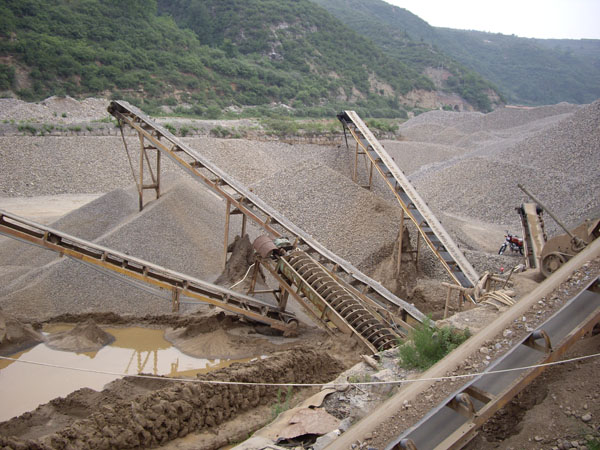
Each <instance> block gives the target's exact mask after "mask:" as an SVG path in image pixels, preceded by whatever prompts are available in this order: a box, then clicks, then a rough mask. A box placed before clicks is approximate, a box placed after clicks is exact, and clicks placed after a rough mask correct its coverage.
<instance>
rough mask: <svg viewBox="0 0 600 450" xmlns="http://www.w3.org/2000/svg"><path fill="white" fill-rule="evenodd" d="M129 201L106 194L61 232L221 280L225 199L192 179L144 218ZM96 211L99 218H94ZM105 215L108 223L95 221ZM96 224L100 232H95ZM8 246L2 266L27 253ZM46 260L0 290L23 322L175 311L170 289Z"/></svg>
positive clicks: (76, 214) (75, 215)
mask: <svg viewBox="0 0 600 450" xmlns="http://www.w3.org/2000/svg"><path fill="white" fill-rule="evenodd" d="M127 197H128V194H127V193H123V192H118V191H117V192H112V193H110V194H108V195H106V196H103V197H101V198H99V199H98V200H96V201H95V202H94V204H93V205H89V208H82V210H77V211H74V212H73V213H71V214H69V216H67V217H65V218H64V219H63V220H62V222H61V228H62V227H66V228H69V230H70V233H71V234H73V235H75V236H79V235H80V234H84V235H85V234H87V235H88V238H94V237H95V236H97V237H96V238H95V239H93V240H94V242H97V243H99V244H101V245H104V246H106V247H109V248H111V249H115V250H117V251H120V252H123V253H126V254H131V255H135V256H136V257H138V258H142V259H145V260H148V261H150V262H152V263H155V264H158V265H161V266H163V267H167V268H170V269H171V270H175V271H178V272H182V273H185V274H188V275H191V276H194V277H198V278H200V279H203V280H207V281H211V280H213V279H214V278H215V277H217V276H218V275H219V273H220V272H221V267H220V266H219V264H218V261H221V258H222V251H223V250H222V246H223V230H224V222H225V211H224V205H223V202H222V201H221V200H219V199H218V198H216V197H215V196H214V195H212V194H210V193H209V192H207V191H206V190H205V189H203V188H201V187H200V186H199V185H198V184H197V183H192V182H190V181H187V180H182V181H181V182H176V183H175V184H174V185H173V186H172V188H170V190H168V192H166V193H165V194H164V195H163V196H162V197H161V198H160V199H159V200H158V201H156V202H153V203H151V204H149V205H148V206H147V207H146V208H144V210H143V211H142V212H141V213H132V214H124V211H131V207H132V206H134V205H135V207H137V199H135V198H134V197H131V198H130V203H128V207H125V208H123V209H122V210H120V208H121V207H123V206H124V205H122V204H121V203H122V202H123V201H124V200H125V199H126V198H127ZM90 208H92V209H93V210H94V214H93V215H89V216H88V215H87V212H88V209H90ZM117 209H119V210H120V213H118V212H116V210H117ZM103 213H105V214H106V217H107V218H106V221H102V220H98V221H96V220H95V218H98V217H102V215H103ZM111 216H112V218H111ZM86 218H89V221H88V220H86ZM95 224H98V229H97V230H95V231H92V230H93V229H94V225H95ZM240 227H241V225H240V223H239V218H238V217H232V222H231V230H236V231H237V230H239V229H240ZM56 228H58V227H56ZM249 229H250V230H251V227H250V228H249ZM79 231H81V233H79ZM231 239H233V235H232V236H231ZM6 244H7V245H8V246H9V248H8V249H7V248H3V258H5V259H3V260H4V261H11V260H12V259H13V258H14V259H18V258H19V252H20V251H22V250H21V249H22V247H26V248H29V247H28V246H26V245H25V244H20V246H19V245H14V244H13V243H12V242H7V243H6ZM17 244H19V243H17ZM28 251H32V252H34V253H32V254H31V255H28V256H31V257H32V258H33V260H35V252H45V251H43V250H39V251H38V250H37V249H35V248H34V249H33V250H28ZM45 253H50V252H45ZM20 262H21V263H23V264H26V263H27V261H25V260H23V261H20ZM215 262H217V263H216V264H215ZM43 263H44V264H40V265H36V264H35V263H33V265H32V267H30V268H29V270H28V271H27V272H25V273H24V274H22V275H21V276H19V277H17V278H16V279H13V280H12V281H11V282H10V283H8V284H6V285H5V286H3V287H2V288H1V289H0V296H1V299H2V300H1V305H2V307H3V308H4V309H5V310H6V311H8V312H11V313H13V314H15V315H17V316H19V317H20V316H23V317H28V318H34V317H35V318H42V317H51V316H54V315H57V314H62V313H67V312H71V313H76V312H77V313H83V312H91V311H112V312H116V313H119V314H136V315H145V314H160V313H167V312H169V311H170V310H171V304H170V293H169V292H165V293H164V297H163V298H161V297H158V296H155V295H152V294H150V293H148V292H145V291H143V290H140V289H138V288H135V287H133V286H130V285H129V284H128V283H127V282H126V281H121V279H117V278H114V277H110V276H108V275H106V274H104V273H102V272H99V271H98V270H97V269H94V268H92V267H90V266H86V265H83V264H82V263H80V262H78V261H73V260H71V259H67V258H56V257H54V258H50V261H49V262H47V261H46V260H44V261H43ZM30 264H32V263H30Z"/></svg>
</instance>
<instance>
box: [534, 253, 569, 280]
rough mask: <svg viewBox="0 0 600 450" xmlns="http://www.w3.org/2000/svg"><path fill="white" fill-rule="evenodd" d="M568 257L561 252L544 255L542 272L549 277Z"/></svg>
mask: <svg viewBox="0 0 600 450" xmlns="http://www.w3.org/2000/svg"><path fill="white" fill-rule="evenodd" d="M566 261H567V260H566V258H565V257H564V256H563V255H561V254H560V253H557V252H553V253H549V254H547V255H546V256H544V259H543V260H542V264H541V267H540V268H541V270H542V274H543V275H544V276H545V277H546V278H548V277H549V276H550V275H552V274H553V273H554V272H556V271H557V270H558V269H560V266H562V265H563V264H564V263H565V262H566Z"/></svg>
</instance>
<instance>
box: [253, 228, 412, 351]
mask: <svg viewBox="0 0 600 450" xmlns="http://www.w3.org/2000/svg"><path fill="white" fill-rule="evenodd" d="M253 246H254V249H255V250H256V252H257V261H256V263H255V270H254V273H253V277H252V282H251V287H250V289H249V291H248V293H249V294H252V293H253V292H255V285H256V281H257V280H256V277H257V275H258V273H259V267H261V266H262V267H264V268H265V269H266V270H267V271H268V272H269V273H270V274H271V275H272V276H273V277H274V278H275V279H276V280H277V282H278V283H279V285H280V288H279V290H278V296H277V297H278V299H279V305H280V306H281V307H282V308H285V306H286V303H287V299H288V297H289V296H290V295H291V296H292V297H293V298H294V299H295V300H296V301H297V302H298V303H300V304H301V305H302V306H303V308H304V310H305V311H306V312H308V313H309V315H311V316H312V317H313V318H315V319H317V323H319V322H320V323H323V324H325V327H326V329H327V330H332V329H338V330H340V331H341V332H342V333H344V334H347V335H350V336H352V337H354V338H356V339H357V340H358V342H359V343H360V344H362V345H363V346H364V347H366V348H367V349H369V350H370V351H372V352H373V353H376V352H378V351H381V350H387V349H390V348H392V347H395V346H396V345H397V344H398V340H399V339H400V338H402V337H404V336H405V335H406V331H407V330H408V329H410V328H411V327H410V325H408V324H407V323H406V322H404V321H402V320H400V319H398V318H394V316H393V315H392V314H389V312H387V311H386V310H385V309H384V308H382V307H381V306H379V305H378V304H377V303H375V302H374V301H372V300H370V299H369V298H368V297H367V296H364V295H361V294H360V293H359V292H358V291H356V290H354V289H352V288H351V287H350V286H348V285H344V283H341V282H340V281H339V280H337V279H336V278H335V275H334V274H333V273H332V272H330V271H329V270H328V269H327V268H326V267H325V266H323V265H322V264H320V263H319V262H317V261H316V260H315V259H313V258H312V257H311V256H310V255H308V254H307V253H306V252H304V251H302V250H300V249H298V248H295V247H294V246H293V244H292V243H291V242H290V241H289V240H288V239H286V238H278V239H275V240H273V239H272V238H271V237H269V236H266V235H263V236H260V237H258V238H257V239H256V240H255V241H254V244H253Z"/></svg>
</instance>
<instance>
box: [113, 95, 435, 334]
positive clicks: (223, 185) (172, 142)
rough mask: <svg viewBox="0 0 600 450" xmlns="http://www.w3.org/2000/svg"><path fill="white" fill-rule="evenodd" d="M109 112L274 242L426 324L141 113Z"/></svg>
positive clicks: (120, 104)
mask: <svg viewBox="0 0 600 450" xmlns="http://www.w3.org/2000/svg"><path fill="white" fill-rule="evenodd" d="M108 111H109V113H111V114H112V115H113V116H115V117H116V118H117V119H118V120H119V122H121V123H125V124H127V125H129V126H131V127H132V128H134V129H135V130H136V131H137V132H138V134H139V135H140V140H143V139H145V140H147V141H148V142H149V143H151V145H152V148H155V149H157V150H159V151H161V152H163V153H165V154H166V155H167V156H168V157H169V158H171V159H172V160H173V161H174V162H176V163H177V164H178V165H180V166H181V167H183V168H184V169H185V170H186V171H187V172H189V173H190V174H191V175H193V177H194V179H196V180H198V181H202V182H203V183H205V184H206V185H207V186H208V187H209V188H210V189H212V190H213V191H214V192H216V193H217V194H219V195H220V196H221V197H223V198H224V199H225V200H226V201H227V203H228V206H229V205H231V206H233V207H234V208H235V211H236V212H239V213H242V214H244V215H245V216H246V217H248V218H250V219H251V220H252V221H254V222H255V223H257V224H258V225H260V226H261V227H262V228H264V229H265V230H266V231H267V232H269V234H270V235H271V236H273V237H274V238H275V237H280V236H282V234H283V233H285V234H286V237H287V238H289V239H291V240H292V241H294V240H295V242H294V244H295V245H296V246H297V247H298V248H301V249H303V250H304V251H306V252H307V253H308V254H310V255H311V256H313V257H316V258H318V259H319V262H320V263H322V264H324V265H328V266H329V268H330V269H331V270H332V271H333V272H335V273H336V274H337V275H338V276H339V277H340V278H341V276H345V277H346V278H347V279H346V280H344V282H346V283H348V284H349V285H352V286H353V287H355V288H356V289H358V290H360V291H361V292H363V293H366V292H367V291H368V290H369V289H372V290H373V291H374V292H376V293H377V294H379V296H380V297H378V298H377V300H378V301H380V302H383V304H384V305H385V306H386V308H389V307H392V308H393V309H394V313H400V314H402V315H408V316H409V317H411V318H412V319H413V320H414V321H418V322H421V321H422V320H423V318H424V315H423V314H422V313H421V312H420V311H419V310H418V309H416V308H415V307H414V306H412V305H411V304H409V303H407V302H405V301H404V300H401V299H399V298H398V297H396V296H395V295H394V294H392V293H391V292H390V291H389V290H387V289H386V288H385V287H384V286H382V285H381V284H379V283H377V282H376V281H374V280H372V279H371V278H369V277H367V276H366V275H364V274H363V273H362V272H360V271H359V270H358V269H356V268H355V267H354V266H352V265H351V264H350V263H348V262H347V261H345V260H343V259H341V258H340V257H338V256H337V255H335V254H333V253H332V252H330V251H329V250H327V249H326V248H325V247H323V246H322V245H321V244H319V243H318V242H317V241H315V240H314V239H313V238H312V237H311V236H310V235H309V234H307V233H305V232H304V231H302V230H301V229H299V228H298V227H297V226H295V225H294V224H292V223H291V222H290V221H288V220H287V219H285V217H283V215H281V214H280V213H278V212H277V211H275V210H274V209H272V208H271V207H269V206H268V205H267V204H266V203H264V202H263V201H262V200H261V199H260V198H258V197H257V196H256V195H254V194H253V193H252V192H251V191H250V190H249V189H248V188H246V187H245V186H244V185H242V184H241V183H239V182H238V181H237V180H235V179H234V178H233V177H231V176H229V175H228V174H227V173H225V172H224V171H223V170H221V169H219V168H218V167H217V166H215V165H214V164H213V163H212V162H211V161H209V160H208V159H206V158H204V157H203V156H201V155H200V154H198V153H197V152H196V151H195V150H193V149H192V148H190V147H189V146H187V145H185V144H184V143H183V142H181V141H180V140H179V139H177V138H176V137H175V136H174V135H173V134H172V133H170V132H169V131H168V130H166V129H165V128H163V127H162V126H160V125H158V124H156V123H154V122H153V121H152V120H151V119H150V118H149V117H148V116H146V115H145V114H144V113H142V112H141V111H140V110H139V109H137V108H135V107H134V106H132V105H130V104H129V103H127V102H124V101H112V102H111V104H110V106H109V108H108ZM145 148H148V147H145Z"/></svg>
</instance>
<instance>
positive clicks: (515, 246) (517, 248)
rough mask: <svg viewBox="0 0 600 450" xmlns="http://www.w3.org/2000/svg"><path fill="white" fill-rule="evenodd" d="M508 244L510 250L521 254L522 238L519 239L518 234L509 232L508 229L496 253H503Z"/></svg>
mask: <svg viewBox="0 0 600 450" xmlns="http://www.w3.org/2000/svg"><path fill="white" fill-rule="evenodd" d="M509 245H510V251H511V252H514V253H516V252H519V253H520V254H521V255H522V254H523V239H521V238H520V237H519V236H515V235H513V234H510V233H509V232H508V231H507V232H506V234H505V235H504V243H503V244H502V246H501V247H500V250H498V254H499V255H502V254H504V251H505V250H506V248H507V247H508V246H509Z"/></svg>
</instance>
